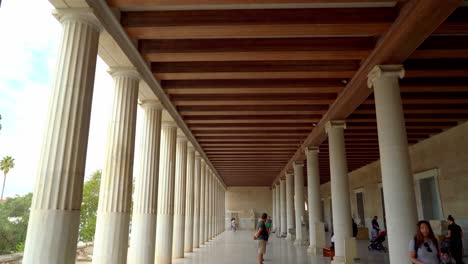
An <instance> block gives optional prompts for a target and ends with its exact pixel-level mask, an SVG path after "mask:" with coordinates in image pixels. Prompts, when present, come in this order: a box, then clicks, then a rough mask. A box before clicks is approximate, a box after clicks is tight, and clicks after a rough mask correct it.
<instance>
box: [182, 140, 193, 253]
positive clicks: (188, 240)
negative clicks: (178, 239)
mask: <svg viewBox="0 0 468 264" xmlns="http://www.w3.org/2000/svg"><path fill="white" fill-rule="evenodd" d="M187 152H188V154H187V186H186V195H185V239H184V252H192V251H193V230H194V228H193V216H194V213H193V211H194V210H193V205H194V197H195V196H194V170H195V149H194V148H193V146H192V145H189V146H188V149H187Z"/></svg>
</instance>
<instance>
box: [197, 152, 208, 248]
mask: <svg viewBox="0 0 468 264" xmlns="http://www.w3.org/2000/svg"><path fill="white" fill-rule="evenodd" d="M200 171H201V174H200V175H201V176H200V179H201V180H200V233H199V237H198V238H199V240H198V241H199V243H198V244H199V246H201V245H204V244H205V209H206V207H205V194H206V164H205V161H204V160H203V159H202V160H201V170H200Z"/></svg>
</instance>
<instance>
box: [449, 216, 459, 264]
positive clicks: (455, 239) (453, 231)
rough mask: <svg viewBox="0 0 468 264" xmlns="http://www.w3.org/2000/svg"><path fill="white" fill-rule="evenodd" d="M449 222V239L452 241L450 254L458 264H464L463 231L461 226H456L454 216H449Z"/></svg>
mask: <svg viewBox="0 0 468 264" xmlns="http://www.w3.org/2000/svg"><path fill="white" fill-rule="evenodd" d="M447 220H448V222H449V226H448V234H447V238H449V239H450V253H451V254H452V257H453V258H454V259H455V261H456V264H463V242H462V237H463V231H462V229H461V227H460V226H459V225H457V224H455V219H454V218H453V217H452V215H449V216H448V218H447Z"/></svg>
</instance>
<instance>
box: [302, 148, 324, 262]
mask: <svg viewBox="0 0 468 264" xmlns="http://www.w3.org/2000/svg"><path fill="white" fill-rule="evenodd" d="M318 151H319V150H318V148H317V147H308V148H306V150H305V154H306V157H307V195H308V200H309V203H308V205H309V208H308V209H309V241H310V245H309V248H308V251H309V252H310V253H312V255H314V256H318V255H319V254H322V248H323V247H324V246H325V243H324V242H325V240H324V238H325V230H324V228H323V224H322V222H321V221H322V210H321V208H320V174H319V160H318Z"/></svg>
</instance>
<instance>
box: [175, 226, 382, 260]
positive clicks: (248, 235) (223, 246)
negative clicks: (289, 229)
mask: <svg viewBox="0 0 468 264" xmlns="http://www.w3.org/2000/svg"><path fill="white" fill-rule="evenodd" d="M252 235H253V233H252V232H249V231H237V232H231V231H227V232H224V233H223V234H221V235H219V236H218V237H217V238H215V239H214V240H212V241H210V242H209V243H208V244H207V245H204V246H202V247H201V248H200V249H196V250H195V252H193V253H189V254H186V256H185V258H183V259H177V260H174V261H173V263H176V264H182V263H186V264H188V263H190V264H214V263H216V264H219V263H225V264H239V263H240V264H249V263H253V264H255V263H257V262H256V261H257V250H256V241H254V240H253V238H252ZM358 254H359V257H360V261H359V262H356V263H379V264H387V263H389V261H388V255H387V254H385V253H380V252H368V250H367V242H366V241H358ZM264 263H265V264H270V263H278V264H283V263H288V264H289V263H291V264H292V263H297V264H303V263H307V264H326V263H330V260H329V259H328V258H323V257H312V256H309V255H308V254H307V247H306V246H299V247H297V246H294V245H293V243H292V242H290V241H286V240H285V239H284V238H277V237H275V236H274V234H273V236H272V237H271V238H270V240H269V243H268V246H267V253H266V255H265V262H264Z"/></svg>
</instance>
